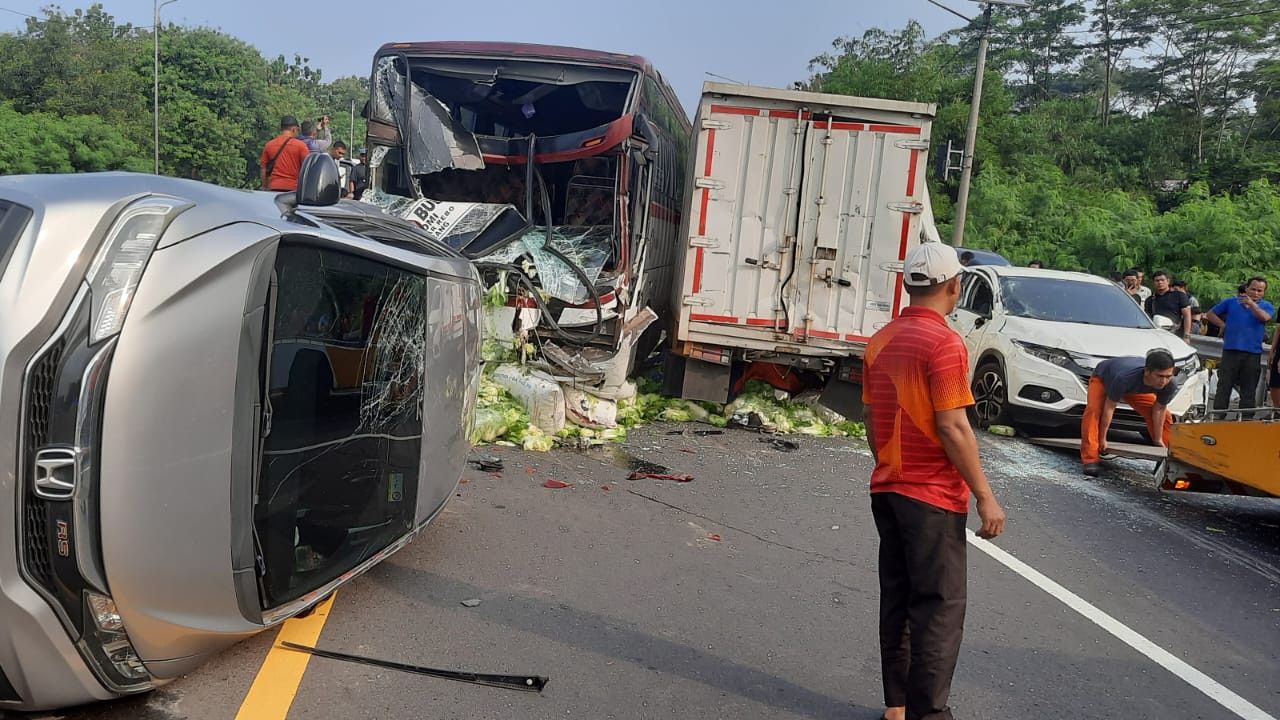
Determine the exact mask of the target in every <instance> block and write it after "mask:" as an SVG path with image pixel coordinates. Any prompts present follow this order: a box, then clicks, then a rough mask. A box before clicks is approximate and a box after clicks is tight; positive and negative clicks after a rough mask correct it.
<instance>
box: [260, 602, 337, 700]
mask: <svg viewBox="0 0 1280 720" xmlns="http://www.w3.org/2000/svg"><path fill="white" fill-rule="evenodd" d="M335 597H337V593H334V594H333V595H330V596H329V597H328V599H326V600H325V601H324V602H321V603H320V604H319V605H317V606H316V608H315V610H314V611H313V612H312V613H311V614H310V615H308V616H306V617H297V618H290V619H288V620H286V621H285V622H284V625H282V626H281V627H280V632H279V634H277V635H276V639H275V642H273V643H272V645H271V651H270V652H268V653H267V657H266V658H265V659H264V660H263V661H262V667H261V668H260V669H259V670H258V676H257V677H256V678H254V680H253V685H252V686H251V687H250V688H249V694H248V695H245V697H244V702H243V703H241V704H240V712H238V713H236V720H284V718H285V716H286V715H288V714H289V706H290V705H292V704H293V697H294V695H296V694H297V693H298V686H299V685H300V684H302V675H303V673H305V672H306V671H307V663H308V662H309V661H310V660H311V655H310V653H304V652H298V651H296V650H290V649H288V648H286V647H282V646H281V645H280V643H281V642H284V641H288V642H292V643H297V644H299V645H308V646H311V647H315V644H316V641H317V640H319V639H320V631H321V630H323V629H324V623H325V621H326V620H328V619H329V608H331V607H333V599H334V598H335Z"/></svg>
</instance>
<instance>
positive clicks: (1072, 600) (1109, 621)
mask: <svg viewBox="0 0 1280 720" xmlns="http://www.w3.org/2000/svg"><path fill="white" fill-rule="evenodd" d="M965 532H966V533H967V534H968V536H969V544H970V545H972V546H973V547H975V548H977V549H978V550H981V551H982V552H983V553H985V554H986V555H987V556H989V557H990V558H991V559H993V560H995V561H996V562H998V563H1000V564H1001V565H1004V566H1005V567H1007V568H1009V569H1010V570H1012V571H1014V572H1016V573H1018V574H1019V575H1021V576H1022V577H1024V578H1026V579H1027V580H1029V581H1030V582H1031V584H1033V585H1035V586H1036V587H1038V588H1040V589H1041V590H1044V591H1045V592H1047V593H1049V594H1050V595H1052V596H1053V597H1055V598H1057V599H1058V600H1059V601H1061V602H1062V604H1063V605H1066V606H1067V607H1069V608H1071V609H1072V610H1075V611H1076V612H1078V613H1080V614H1081V615H1083V616H1084V617H1085V618H1086V619H1088V620H1090V621H1091V622H1093V624H1095V625H1097V626H1098V627H1100V628H1102V629H1103V630H1106V631H1107V632H1109V633H1111V634H1112V635H1114V636H1115V637H1116V638H1117V639H1119V640H1120V641H1121V642H1123V643H1124V644H1126V645H1128V646H1129V647H1131V648H1133V649H1134V650H1137V651H1138V652H1140V653H1142V654H1143V655H1146V656H1147V657H1148V658H1150V659H1151V660H1152V661H1153V662H1155V663H1156V664H1157V665H1160V666H1161V667H1163V668H1164V669H1166V670H1168V671H1169V672H1171V673H1173V674H1174V675H1175V676H1176V677H1177V678H1178V679H1180V680H1182V681H1184V682H1186V683H1187V684H1188V685H1190V686H1191V687H1193V688H1195V689H1196V690H1199V691H1200V692H1202V693H1204V694H1205V695H1207V696H1209V698H1210V699H1212V700H1213V701H1215V702H1217V703H1218V704H1219V705H1221V706H1222V707H1224V708H1226V709H1228V710H1230V711H1231V712H1233V713H1235V714H1236V715H1237V716H1239V717H1241V718H1243V720H1276V718H1275V716H1273V715H1270V714H1268V713H1267V712H1265V711H1263V710H1262V708H1260V707H1258V706H1257V705H1254V704H1253V703H1251V702H1249V701H1248V700H1245V699H1244V698H1242V697H1240V696H1239V695H1237V694H1235V693H1234V692H1231V691H1230V690H1228V689H1227V688H1226V687H1225V686H1224V685H1222V683H1219V682H1218V681H1217V680H1214V679H1213V678H1211V677H1209V676H1208V675H1205V674H1204V673H1202V672H1200V671H1199V670H1197V669H1195V668H1193V667H1191V666H1190V665H1188V664H1187V663H1185V662H1183V661H1182V660H1181V659H1179V658H1178V657H1176V656H1175V655H1173V653H1170V652H1169V651H1168V650H1165V649H1164V648H1162V647H1160V646H1159V645H1156V644H1155V643H1153V642H1151V641H1150V640H1148V639H1147V638H1145V637H1144V636H1142V635H1140V634H1138V633H1137V632H1136V631H1135V630H1133V629H1132V628H1130V627H1129V626H1128V625H1125V624H1124V623H1122V622H1120V621H1119V620H1117V619H1115V618H1113V617H1111V616H1110V615H1108V614H1107V613H1105V612H1103V611H1102V610H1100V609H1098V608H1097V607H1096V606H1095V605H1093V604H1092V603H1090V602H1089V601H1087V600H1085V599H1084V598H1082V597H1080V596H1079V595H1076V594H1075V593H1073V592H1071V591H1070V590H1068V589H1066V588H1064V587H1062V586H1061V585H1059V584H1058V583H1056V582H1054V581H1052V580H1050V579H1049V578H1048V577H1045V575H1044V574H1043V573H1041V572H1040V571H1039V570H1036V569H1035V568H1033V567H1031V566H1030V565H1028V564H1026V563H1024V562H1022V561H1021V560H1019V559H1018V558H1016V557H1014V556H1012V555H1010V554H1009V553H1007V552H1005V551H1004V550H1002V549H1000V548H999V547H997V546H995V545H993V544H992V543H990V542H987V541H986V540H982V539H980V538H979V537H978V536H977V535H975V534H974V532H973V531H972V530H968V529H966V530H965Z"/></svg>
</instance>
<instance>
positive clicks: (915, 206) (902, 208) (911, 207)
mask: <svg viewBox="0 0 1280 720" xmlns="http://www.w3.org/2000/svg"><path fill="white" fill-rule="evenodd" d="M886 207H888V208H889V209H890V210H893V211H894V212H904V213H910V214H912V215H919V214H920V213H922V212H924V203H918V202H894V203H889V204H888V205H887V206H886Z"/></svg>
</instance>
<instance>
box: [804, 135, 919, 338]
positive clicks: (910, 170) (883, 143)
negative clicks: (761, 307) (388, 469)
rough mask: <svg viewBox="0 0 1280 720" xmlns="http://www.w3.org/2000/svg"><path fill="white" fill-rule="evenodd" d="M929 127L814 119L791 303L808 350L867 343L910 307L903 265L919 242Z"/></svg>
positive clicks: (807, 147) (806, 155) (806, 160)
mask: <svg viewBox="0 0 1280 720" xmlns="http://www.w3.org/2000/svg"><path fill="white" fill-rule="evenodd" d="M921 133H922V128H921V127H919V126H916V125H893V124H876V123H863V122H844V121H834V120H831V119H819V120H810V121H809V122H807V123H806V124H805V147H804V171H803V179H802V181H801V185H800V218H799V229H798V234H797V243H796V246H795V254H794V257H793V258H791V261H793V262H794V273H793V274H792V276H791V279H790V281H789V282H788V283H787V284H786V287H785V288H783V291H782V297H781V300H782V302H783V303H785V304H786V305H787V307H788V314H789V315H790V317H791V319H792V326H793V327H792V333H793V335H794V336H795V337H796V338H797V339H799V340H804V341H808V342H818V343H820V342H821V341H824V340H826V341H842V342H865V341H866V339H867V338H869V337H870V336H871V335H872V334H873V333H874V332H875V331H876V330H878V329H879V328H881V327H883V326H884V325H885V324H886V323H888V322H889V320H891V319H892V318H893V317H895V316H896V315H897V313H898V310H899V308H900V307H901V305H902V282H901V277H902V260H903V258H904V257H905V256H906V252H907V250H908V249H909V247H911V246H914V245H915V244H916V243H918V242H919V235H920V222H921V213H922V211H923V209H924V206H923V203H922V202H921V199H922V195H923V192H922V190H923V185H924V178H923V167H924V166H923V164H922V163H921V162H920V153H921V151H923V150H924V149H926V148H927V141H921V139H920V136H921Z"/></svg>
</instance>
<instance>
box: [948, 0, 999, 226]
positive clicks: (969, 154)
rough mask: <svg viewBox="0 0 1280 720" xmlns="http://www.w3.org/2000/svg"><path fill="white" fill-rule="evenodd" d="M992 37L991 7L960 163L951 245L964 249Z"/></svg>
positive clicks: (984, 22) (980, 43)
mask: <svg viewBox="0 0 1280 720" xmlns="http://www.w3.org/2000/svg"><path fill="white" fill-rule="evenodd" d="M990 35H991V5H990V4H988V5H987V7H986V8H985V9H984V10H983V11H982V39H981V40H979V41H978V69H977V70H976V72H975V75H974V78H973V102H972V103H970V104H969V127H968V128H966V129H965V133H964V159H963V160H961V162H960V194H959V195H958V196H957V197H956V221H955V229H954V230H953V232H952V234H951V244H952V245H954V246H956V247H964V221H965V215H966V214H967V213H968V211H969V182H970V180H971V179H972V177H973V146H974V144H975V143H977V141H978V111H979V109H980V108H981V107H982V79H983V76H984V75H985V74H986V71H987V38H988V37H990Z"/></svg>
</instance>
